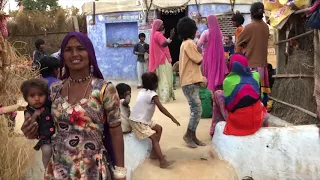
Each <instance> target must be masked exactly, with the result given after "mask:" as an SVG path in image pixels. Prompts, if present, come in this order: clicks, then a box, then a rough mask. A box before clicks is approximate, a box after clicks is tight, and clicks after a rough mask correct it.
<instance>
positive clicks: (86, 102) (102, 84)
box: [21, 32, 126, 180]
mask: <svg viewBox="0 0 320 180" xmlns="http://www.w3.org/2000/svg"><path fill="white" fill-rule="evenodd" d="M61 65H62V70H61V79H62V80H63V81H60V82H58V83H54V84H53V85H52V86H51V90H50V92H51V99H52V108H51V109H52V116H53V119H54V122H55V124H56V133H55V135H54V136H53V137H52V139H51V141H52V147H53V157H52V158H51V160H50V162H49V165H48V167H47V168H46V173H45V179H90V180H98V179H103V180H113V179H116V180H125V179H126V168H124V142H123V134H122V130H121V122H120V110H119V109H120V108H119V107H120V100H119V96H118V93H117V90H116V88H115V87H114V85H113V84H111V83H107V82H106V81H104V80H103V75H102V73H101V71H100V69H99V67H98V64H97V59H96V56H95V52H94V48H93V45H92V42H91V41H90V39H89V38H88V37H87V36H86V35H85V34H83V33H81V32H71V33H68V34H67V35H66V37H65V38H64V40H63V41H62V45H61ZM37 127H38V125H37V122H34V121H29V120H25V122H24V123H23V125H22V128H21V130H22V132H23V133H24V135H25V136H26V137H27V138H28V139H34V138H35V137H36V134H37ZM109 165H110V166H109ZM111 165H114V166H111Z"/></svg>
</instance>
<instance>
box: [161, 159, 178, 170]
mask: <svg viewBox="0 0 320 180" xmlns="http://www.w3.org/2000/svg"><path fill="white" fill-rule="evenodd" d="M173 163H175V161H167V160H164V161H163V162H160V168H163V169H165V168H167V167H169V166H171V165H172V164H173Z"/></svg>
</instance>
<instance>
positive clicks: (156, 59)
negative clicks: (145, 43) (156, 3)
mask: <svg viewBox="0 0 320 180" xmlns="http://www.w3.org/2000/svg"><path fill="white" fill-rule="evenodd" d="M164 32H165V29H164V25H163V21H162V20H160V19H156V20H155V21H154V22H153V25H152V31H151V37H150V51H149V52H150V56H149V72H154V73H156V74H157V76H158V77H159V84H158V89H157V93H158V96H159V99H160V101H161V102H162V103H166V102H169V101H170V99H171V98H172V99H173V100H175V96H174V89H173V74H172V65H171V62H172V59H171V55H170V51H169V47H168V46H169V44H170V43H171V42H172V39H173V37H174V35H175V33H174V29H172V30H171V31H170V37H169V38H168V39H166V38H165V37H164Z"/></svg>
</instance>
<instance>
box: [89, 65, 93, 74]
mask: <svg viewBox="0 0 320 180" xmlns="http://www.w3.org/2000/svg"><path fill="white" fill-rule="evenodd" d="M93 72H94V68H93V65H91V66H90V75H91V76H92V75H93Z"/></svg>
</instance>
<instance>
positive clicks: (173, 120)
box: [171, 118, 180, 126]
mask: <svg viewBox="0 0 320 180" xmlns="http://www.w3.org/2000/svg"><path fill="white" fill-rule="evenodd" d="M171 120H172V122H174V123H175V124H176V125H177V126H180V123H179V121H177V120H176V119H175V118H172V119H171Z"/></svg>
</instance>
